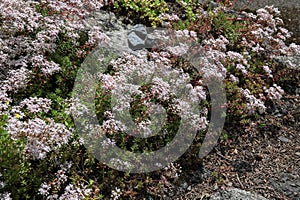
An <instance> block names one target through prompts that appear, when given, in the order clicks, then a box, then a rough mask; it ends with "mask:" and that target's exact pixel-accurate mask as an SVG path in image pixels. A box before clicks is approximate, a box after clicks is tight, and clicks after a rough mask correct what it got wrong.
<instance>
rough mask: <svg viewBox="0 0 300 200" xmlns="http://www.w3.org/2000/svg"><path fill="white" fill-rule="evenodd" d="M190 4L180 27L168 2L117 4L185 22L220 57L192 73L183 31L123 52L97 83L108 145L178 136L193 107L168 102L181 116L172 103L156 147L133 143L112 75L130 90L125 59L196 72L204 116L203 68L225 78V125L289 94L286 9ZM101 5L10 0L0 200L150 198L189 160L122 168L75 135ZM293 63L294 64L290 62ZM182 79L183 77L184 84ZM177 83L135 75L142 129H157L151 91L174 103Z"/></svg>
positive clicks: (3, 53) (296, 50)
mask: <svg viewBox="0 0 300 200" xmlns="http://www.w3.org/2000/svg"><path fill="white" fill-rule="evenodd" d="M177 2H179V1H177ZM193 2H194V1H180V2H179V3H180V5H182V6H185V7H184V12H185V13H187V22H188V23H186V24H183V25H182V26H181V25H178V22H179V21H181V16H178V15H176V13H171V12H169V13H168V7H167V3H166V2H165V1H154V0H153V1H115V2H114V6H115V7H116V8H117V10H118V11H120V12H121V10H122V9H125V10H127V11H130V12H132V14H138V15H137V16H141V17H143V18H146V19H147V20H148V21H149V22H150V23H151V22H152V25H153V26H155V25H158V24H160V23H161V22H163V21H165V22H166V23H168V24H169V25H170V26H171V27H172V26H173V27H175V28H176V29H180V28H181V29H188V30H180V31H178V33H179V34H181V35H184V36H188V37H190V36H191V37H192V38H194V44H195V46H197V47H199V48H203V49H205V50H206V54H205V56H206V59H207V60H210V61H212V63H214V64H213V65H210V66H208V67H206V68H204V69H203V70H204V71H205V73H204V72H200V73H199V74H193V72H194V71H193V69H191V68H192V67H191V66H188V64H186V63H184V62H183V61H182V59H181V58H180V56H179V55H181V53H183V52H185V51H186V50H187V49H185V48H184V47H185V46H184V44H182V43H181V42H180V40H179V42H178V44H177V45H178V46H177V48H173V49H172V48H171V49H168V51H165V52H163V51H161V52H160V51H156V50H155V49H153V50H152V51H151V52H148V53H147V55H143V54H139V55H138V56H134V55H124V56H123V57H120V58H118V59H116V60H115V61H114V62H113V63H112V64H111V65H112V66H111V67H112V68H111V71H110V72H107V73H105V74H102V75H101V79H100V80H101V81H100V83H99V87H98V91H97V93H96V95H97V98H96V100H95V106H96V107H97V115H98V119H99V121H100V122H102V128H103V129H104V130H105V131H106V133H107V134H108V135H110V139H109V140H107V141H103V144H101V145H104V146H107V147H109V146H110V145H112V144H118V145H119V146H120V147H122V148H124V149H128V150H131V151H136V152H142V151H151V150H153V149H155V148H158V147H160V145H161V146H163V145H165V144H166V143H168V142H169V141H170V140H171V139H172V134H174V132H176V128H177V126H178V124H177V123H178V121H179V119H178V118H177V116H176V112H179V111H185V110H184V102H177V103H178V105H180V106H178V105H177V107H176V106H175V107H169V108H170V110H172V109H173V110H172V112H174V113H175V114H174V113H172V112H170V113H168V114H169V122H170V123H168V124H165V126H164V129H165V130H166V131H167V132H170V134H169V135H168V134H166V135H167V136H166V137H164V138H156V140H154V141H152V143H151V145H148V146H147V144H146V142H145V140H139V139H132V140H130V139H129V140H127V141H126V139H125V138H126V136H125V135H124V134H123V133H122V132H121V131H122V126H121V125H122V124H120V123H119V122H118V121H116V120H115V118H114V116H113V114H112V113H111V112H110V110H109V109H110V108H109V106H108V105H107V104H108V102H109V100H110V98H111V94H110V91H111V89H112V88H114V87H116V85H115V83H119V85H121V87H120V88H119V89H120V90H121V89H124V90H125V89H126V87H125V86H126V85H124V84H123V85H122V83H124V81H125V80H127V79H128V76H129V74H127V73H130V72H131V71H130V70H129V71H126V70H128V68H126V67H128V66H130V67H129V69H136V70H137V71H138V72H139V73H140V75H144V74H147V73H148V74H149V73H151V72H152V71H151V69H152V70H153V69H157V70H161V69H163V68H164V67H165V68H172V67H173V68H174V69H176V70H177V72H178V73H179V72H180V74H181V75H182V77H183V78H182V79H184V78H186V77H189V78H191V79H195V80H194V82H193V81H191V82H192V83H191V84H189V85H185V86H187V87H188V88H190V91H191V96H192V97H193V96H197V97H198V98H199V97H201V99H202V100H203V104H204V106H202V107H201V108H203V110H202V111H203V113H202V114H203V115H206V114H208V113H209V104H208V99H207V91H206V90H205V86H204V85H201V80H202V78H203V76H205V75H208V76H209V75H210V76H216V75H217V76H219V77H221V78H222V79H223V80H224V82H225V84H226V91H227V98H228V102H227V107H228V113H227V123H231V125H232V124H235V125H243V126H245V125H247V123H249V122H251V120H253V119H254V118H255V117H259V116H262V115H263V114H264V113H265V112H266V108H267V104H266V102H267V101H273V100H276V99H279V98H281V97H282V96H283V95H284V92H285V91H284V90H283V87H282V85H281V84H280V83H281V82H282V81H281V74H282V73H283V72H284V71H285V70H286V67H283V66H280V65H279V64H278V63H277V62H276V58H277V57H278V56H294V55H298V56H299V54H300V47H299V45H297V44H294V43H292V44H287V43H286V40H287V38H289V37H291V34H290V32H289V31H288V30H286V29H285V28H283V27H282V25H283V24H282V23H283V22H282V20H281V19H280V18H279V17H278V15H279V11H278V9H276V8H274V7H272V6H267V7H265V8H262V9H258V10H257V11H256V12H255V13H248V12H237V13H230V12H229V11H228V10H229V9H228V8H226V7H224V6H217V7H215V8H210V7H209V8H205V7H203V8H202V7H200V6H199V5H195V4H194V3H193ZM104 5H105V2H104V1H100V0H84V1H77V0H63V1H58V0H40V1H22V0H2V1H1V4H0V8H1V10H2V12H1V13H0V47H1V48H0V67H1V71H4V76H1V77H0V78H1V79H0V80H1V82H0V161H1V162H0V198H1V199H11V198H12V199H47V198H48V199H68V198H69V199H103V198H112V199H118V198H129V197H133V198H134V197H136V198H143V196H142V195H141V194H142V193H145V194H146V195H148V197H149V196H154V195H153V194H161V195H163V193H164V191H166V190H168V191H169V190H171V189H170V188H172V187H171V186H170V185H172V183H171V182H172V180H176V179H177V178H178V177H179V175H180V172H181V171H184V170H188V169H184V168H182V167H181V166H180V165H179V164H176V163H171V164H170V166H168V167H166V168H165V169H164V170H161V171H158V172H154V173H148V174H142V175H132V174H127V173H121V172H118V171H116V170H113V169H110V168H108V167H107V166H105V165H104V164H102V163H100V162H98V161H97V160H96V159H95V158H94V157H93V156H92V155H90V154H89V153H88V152H87V151H86V149H85V148H84V146H83V144H84V140H82V138H80V137H79V136H78V133H77V132H76V130H75V127H74V123H73V120H72V117H71V115H70V114H71V113H74V112H75V113H76V112H77V114H80V112H81V111H84V110H74V104H75V103H76V99H72V98H70V97H71V91H72V88H73V83H74V79H75V76H76V72H77V70H78V69H79V68H80V65H81V63H82V62H83V60H84V59H85V58H86V56H87V55H88V54H89V53H90V52H91V51H92V50H93V49H94V48H95V47H96V46H97V45H98V44H99V43H100V42H103V41H106V39H107V36H106V35H105V34H104V33H103V32H102V31H101V29H100V28H99V27H92V28H91V29H87V28H86V27H85V26H84V20H85V18H87V17H88V16H89V14H91V13H92V12H93V11H97V10H98V9H100V8H103V6H104ZM204 62H205V60H204ZM208 63H211V62H208ZM204 64H205V63H204ZM288 65H290V66H289V67H291V68H293V67H294V68H295V67H297V66H295V64H294V63H292V62H289V63H288ZM151 67H152V68H151ZM147 70H148V71H147ZM291 71H292V70H291ZM292 72H297V69H296V70H294V71H292ZM298 72H299V71H298ZM118 73H119V74H118ZM294 74H296V73H294ZM127 75H128V76H127ZM196 79H197V80H196ZM180 81H181V80H178V82H175V83H174V85H176V86H178V87H183V86H184V85H181V84H180ZM285 81H286V80H285ZM127 86H128V85H127ZM169 87H170V85H168V84H167V83H166V82H165V80H163V79H160V78H159V77H154V78H153V84H152V85H145V87H143V88H137V87H135V86H134V85H132V88H133V89H134V91H135V92H136V95H133V96H131V97H130V98H131V99H132V102H131V104H127V105H125V107H126V108H129V109H130V114H131V116H132V117H133V119H134V120H136V121H137V122H139V128H140V130H141V131H143V132H144V133H145V134H147V133H149V126H150V125H151V124H150V123H149V121H147V116H148V114H149V112H150V111H149V110H148V107H147V102H145V101H144V100H145V99H148V100H150V101H152V102H156V103H157V102H158V103H162V104H164V102H168V101H169V103H170V102H172V95H171V94H170V91H168V88H169ZM142 92H143V93H142ZM175 105H176V104H175ZM164 106H165V107H166V108H168V106H170V105H169V104H168V103H165V104H164ZM181 106H182V107H181ZM206 107H207V109H205V108H206ZM120 109H121V108H120ZM170 116H171V117H173V118H171V117H170ZM199 117H200V116H197V117H195V128H198V129H200V130H202V131H204V130H205V128H206V126H207V121H208V119H207V118H205V117H202V116H201V118H200V119H199ZM199 121H200V123H196V122H199ZM112 125H116V126H112ZM118 125H120V127H118ZM111 127H113V129H112V128H111ZM115 127H117V128H118V129H116V128H115ZM128 141H129V142H128ZM170 192H171V191H170ZM160 197H162V196H160Z"/></svg>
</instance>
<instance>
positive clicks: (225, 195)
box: [210, 188, 267, 200]
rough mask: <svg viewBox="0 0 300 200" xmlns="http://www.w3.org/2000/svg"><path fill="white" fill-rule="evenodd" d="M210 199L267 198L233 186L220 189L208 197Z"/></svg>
mask: <svg viewBox="0 0 300 200" xmlns="http://www.w3.org/2000/svg"><path fill="white" fill-rule="evenodd" d="M210 200H267V199H266V198H265V197H263V196H261V195H258V194H255V193H250V192H248V191H245V190H241V189H238V188H233V189H230V190H221V191H219V192H217V193H215V194H213V195H212V196H211V197H210Z"/></svg>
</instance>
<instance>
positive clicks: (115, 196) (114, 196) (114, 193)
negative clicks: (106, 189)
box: [110, 187, 122, 200]
mask: <svg viewBox="0 0 300 200" xmlns="http://www.w3.org/2000/svg"><path fill="white" fill-rule="evenodd" d="M121 194H122V191H121V189H120V188H117V187H116V188H115V189H114V190H112V191H111V195H110V197H111V199H113V200H117V199H119V198H120V196H121Z"/></svg>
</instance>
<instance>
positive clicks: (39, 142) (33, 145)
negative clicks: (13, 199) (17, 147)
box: [7, 117, 72, 159]
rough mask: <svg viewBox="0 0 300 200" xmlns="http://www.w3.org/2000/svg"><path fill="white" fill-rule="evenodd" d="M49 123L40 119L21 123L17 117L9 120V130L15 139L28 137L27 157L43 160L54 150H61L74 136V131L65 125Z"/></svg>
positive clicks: (50, 121)
mask: <svg viewBox="0 0 300 200" xmlns="http://www.w3.org/2000/svg"><path fill="white" fill-rule="evenodd" d="M48 121H49V122H48V123H47V122H46V121H45V120H43V119H40V118H34V119H30V120H28V121H21V120H20V119H17V118H16V117H11V118H10V119H8V125H7V130H8V132H9V134H10V135H11V137H12V138H13V139H19V138H24V137H26V139H27V143H26V146H25V148H24V153H25V154H26V157H28V158H31V159H43V158H45V157H46V154H47V153H48V152H50V151H52V150H57V149H59V148H60V147H61V146H62V145H63V144H66V143H67V142H68V140H69V138H70V137H71V136H72V131H71V130H69V129H67V128H66V126H65V125H64V124H61V123H55V122H54V121H53V120H51V119H49V120H48Z"/></svg>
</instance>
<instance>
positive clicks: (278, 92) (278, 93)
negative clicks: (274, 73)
mask: <svg viewBox="0 0 300 200" xmlns="http://www.w3.org/2000/svg"><path fill="white" fill-rule="evenodd" d="M265 92H266V93H267V97H268V98H270V99H281V97H282V95H283V94H284V90H283V89H282V88H281V87H280V86H278V85H276V84H273V86H271V87H270V88H268V89H266V88H265Z"/></svg>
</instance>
